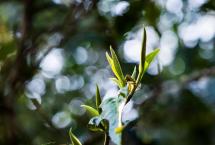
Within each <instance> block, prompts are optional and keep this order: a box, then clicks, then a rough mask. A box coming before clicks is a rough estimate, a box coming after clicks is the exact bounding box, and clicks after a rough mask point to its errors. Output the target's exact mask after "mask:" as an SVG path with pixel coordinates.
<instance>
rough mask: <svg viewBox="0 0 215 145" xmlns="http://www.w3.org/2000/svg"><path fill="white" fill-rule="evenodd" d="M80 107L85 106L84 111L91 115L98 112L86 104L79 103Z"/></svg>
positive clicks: (95, 114) (97, 114)
mask: <svg viewBox="0 0 215 145" xmlns="http://www.w3.org/2000/svg"><path fill="white" fill-rule="evenodd" d="M81 107H83V108H85V109H86V111H87V112H88V113H89V114H90V115H91V116H92V117H94V116H99V112H98V111H97V110H96V109H94V108H93V107H91V106H88V105H81Z"/></svg>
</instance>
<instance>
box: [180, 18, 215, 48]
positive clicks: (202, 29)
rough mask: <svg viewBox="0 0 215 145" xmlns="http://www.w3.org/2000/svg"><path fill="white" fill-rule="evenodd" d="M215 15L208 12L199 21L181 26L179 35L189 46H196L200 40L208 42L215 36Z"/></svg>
mask: <svg viewBox="0 0 215 145" xmlns="http://www.w3.org/2000/svg"><path fill="white" fill-rule="evenodd" d="M214 26H215V16H214V15H210V14H206V15H204V16H202V17H199V18H198V19H197V21H195V22H193V23H191V24H188V23H182V24H181V25H180V26H179V36H180V38H181V39H182V40H183V42H184V44H185V45H186V46H188V47H194V46H195V45H196V44H197V41H198V40H201V41H202V42H208V41H210V40H211V39H212V38H213V37H214V36H215V27H214Z"/></svg>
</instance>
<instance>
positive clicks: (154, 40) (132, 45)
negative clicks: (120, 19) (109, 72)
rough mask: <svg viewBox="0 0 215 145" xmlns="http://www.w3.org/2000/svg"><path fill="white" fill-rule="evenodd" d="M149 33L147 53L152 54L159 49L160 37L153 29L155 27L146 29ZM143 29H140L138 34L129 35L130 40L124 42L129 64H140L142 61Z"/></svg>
mask: <svg viewBox="0 0 215 145" xmlns="http://www.w3.org/2000/svg"><path fill="white" fill-rule="evenodd" d="M146 33H147V43H146V47H147V49H146V51H147V53H149V52H151V51H152V50H153V49H154V48H157V46H158V43H159V36H158V34H157V33H156V32H155V30H154V29H153V27H146ZM142 35H143V29H139V30H138V31H136V32H129V33H128V36H127V37H128V40H126V41H125V42H124V45H123V51H124V56H125V59H126V60H127V61H128V62H139V61H140V51H141V45H142V37H143V36H142Z"/></svg>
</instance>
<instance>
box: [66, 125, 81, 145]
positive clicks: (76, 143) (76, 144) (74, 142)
mask: <svg viewBox="0 0 215 145" xmlns="http://www.w3.org/2000/svg"><path fill="white" fill-rule="evenodd" d="M69 136H70V140H71V142H72V145H82V144H81V142H80V141H79V139H78V138H77V137H76V136H75V135H74V134H73V133H72V128H71V129H70V130H69Z"/></svg>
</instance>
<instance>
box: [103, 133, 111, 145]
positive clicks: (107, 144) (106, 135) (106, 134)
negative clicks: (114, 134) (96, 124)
mask: <svg viewBox="0 0 215 145" xmlns="http://www.w3.org/2000/svg"><path fill="white" fill-rule="evenodd" d="M109 142H110V137H109V135H108V132H106V133H105V141H104V145H109Z"/></svg>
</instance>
